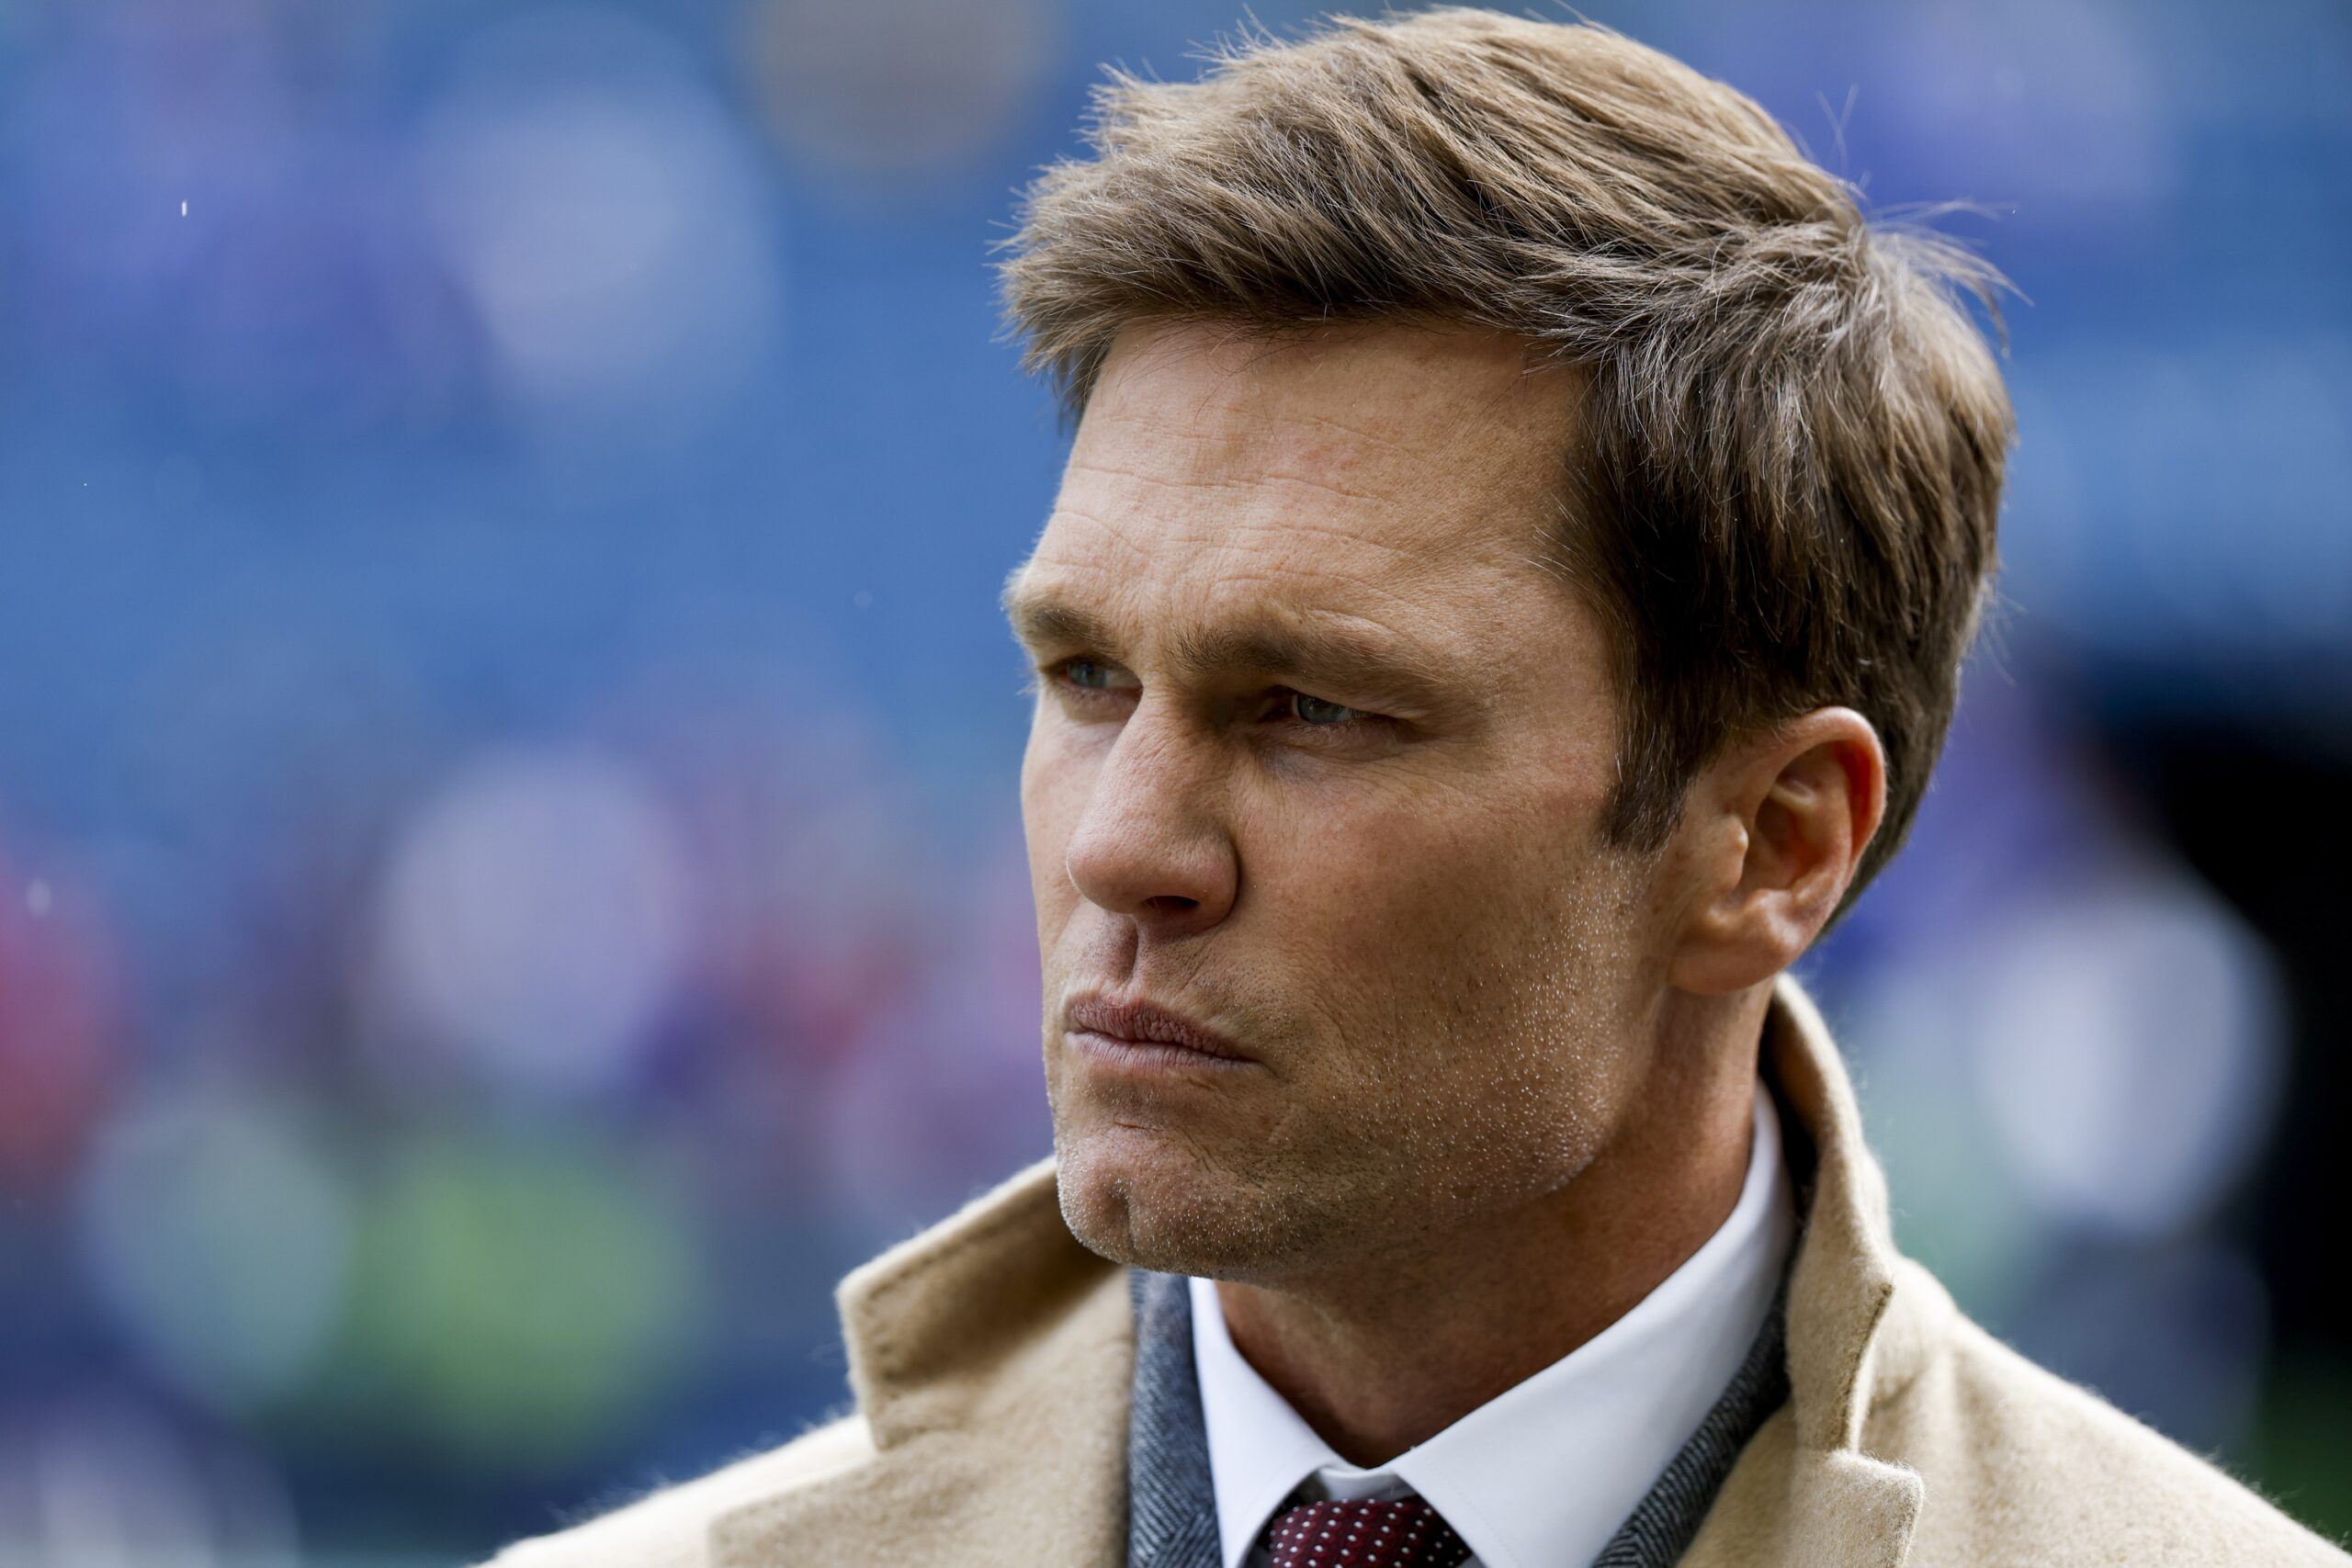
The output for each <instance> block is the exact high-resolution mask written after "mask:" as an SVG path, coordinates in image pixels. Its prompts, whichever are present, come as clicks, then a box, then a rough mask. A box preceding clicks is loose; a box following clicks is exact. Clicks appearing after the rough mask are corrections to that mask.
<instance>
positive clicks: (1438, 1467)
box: [1190, 1082, 1796, 1568]
mask: <svg viewBox="0 0 2352 1568" xmlns="http://www.w3.org/2000/svg"><path fill="white" fill-rule="evenodd" d="M1754 1114H1755V1136H1754V1138H1753V1139H1752V1141H1751V1144H1750V1147H1749V1152H1748V1162H1747V1179H1746V1180H1745V1182H1744V1183H1743V1184H1742V1186H1741V1189H1740V1195H1739V1200H1738V1201H1737V1202H1736V1204H1734V1205H1733V1208H1732V1212H1731V1214H1730V1216H1729V1217H1728V1218H1726V1219H1725V1220H1724V1223H1723V1224H1722V1225H1721V1226H1720V1227H1719V1228H1718V1229H1717V1230H1716V1231H1715V1234H1714V1235H1711V1236H1709V1237H1708V1238H1707V1240H1706V1241H1705V1242H1704V1243H1703V1244H1702V1245H1701V1247H1700V1248H1699V1250H1698V1251H1696V1252H1694V1253H1692V1254H1691V1256H1690V1258H1687V1259H1685V1260H1684V1261H1683V1263H1682V1265H1681V1266H1680V1267H1679V1268H1678V1269H1676V1270H1675V1271H1674V1272H1673V1273H1672V1274H1669V1275H1668V1276H1667V1278H1666V1279H1665V1280H1663V1281H1661V1282H1660V1283H1659V1284H1658V1286H1657V1288H1656V1289H1655V1290H1653V1291H1652V1292H1650V1293H1649V1294H1648V1295H1646V1296H1645V1297H1643V1298H1642V1300H1641V1301H1640V1302H1639V1303H1636V1304H1635V1305H1634V1308H1633V1310H1632V1311H1630V1312H1628V1313H1626V1314H1625V1315H1624V1316H1623V1317H1621V1318H1619V1319H1618V1320H1617V1321H1616V1322H1614V1323H1612V1324H1611V1325H1609V1326H1608V1327H1607V1328H1605V1329H1603V1330H1602V1331H1601V1332H1600V1333H1599V1334H1598V1335H1595V1336H1594V1337H1592V1338H1591V1339H1589V1340H1588V1341H1586V1342H1585V1343H1584V1344H1582V1345H1580V1346H1578V1347H1577V1348H1576V1349H1574V1350H1572V1351H1570V1352H1569V1353H1568V1354H1567V1355H1566V1356H1564V1357H1562V1358H1561V1359H1558V1360H1557V1361H1555V1362H1553V1363H1552V1364H1551V1365H1550V1366H1548V1367H1546V1368H1544V1370H1543V1371H1539V1372H1537V1373H1535V1374H1534V1375H1533V1376H1532V1377H1530V1378H1528V1379H1526V1380H1525V1381H1523V1382H1520V1383H1519V1384H1517V1385H1516V1386H1515V1387H1512V1388H1510V1389H1507V1390H1505V1391H1504V1392H1503V1393H1500V1394H1498V1395H1497V1396H1496V1397H1495V1398H1493V1399H1491V1400H1488V1401H1487V1403H1486V1404H1482V1405H1480V1406H1479V1407H1478V1408H1477V1409H1476V1410H1473V1411H1471V1412H1470V1413H1469V1414H1468V1415H1466V1416H1463V1417H1462V1418H1461V1419H1460V1420H1458V1421H1456V1422H1454V1423H1453V1425H1452V1426H1450V1427H1446V1428H1445V1429H1444V1430H1443V1431H1442V1432H1439V1433H1437V1434H1436V1435H1435V1436H1433V1437H1431V1438H1428V1439H1427V1440H1426V1441H1424V1442H1422V1443H1419V1444H1418V1445H1417V1446H1415V1447H1414V1448H1411V1449H1409V1450H1406V1451H1405V1452H1404V1453H1401V1454H1399V1455H1397V1457H1396V1458H1395V1459H1394V1460H1392V1461H1389V1462H1388V1463H1387V1464H1386V1465H1384V1466H1382V1467H1381V1468H1380V1469H1378V1470H1371V1471H1367V1470H1362V1469H1359V1468H1357V1467H1356V1466H1354V1465H1351V1464H1349V1463H1348V1462H1347V1461H1344V1460H1342V1459H1340V1457H1339V1455H1338V1454H1336V1453H1334V1452H1333V1451H1332V1450H1331V1448H1330V1445H1329V1444H1328V1443H1326V1442H1324V1440H1323V1439H1322V1438H1319V1437H1317V1435H1316V1433H1315V1430H1314V1428H1313V1427H1309V1426H1308V1425H1307V1424H1306V1421H1305V1420H1304V1419H1303V1418H1302V1417H1301V1416H1299V1415H1298V1413H1297V1412H1296V1411H1295V1410H1293V1409H1292V1408H1291V1406H1290V1404H1289V1402H1288V1401H1286V1400H1284V1399H1283V1396H1282V1395H1281V1394H1280V1393H1276V1392H1275V1391H1274V1389H1273V1388H1272V1385H1271V1384H1269V1383H1268V1382H1266V1381H1265V1379H1264V1378H1262V1377H1261V1376H1259V1374H1258V1371H1257V1370H1256V1369H1255V1368H1253V1367H1252V1366H1250V1363H1249V1362H1248V1361H1247V1360H1245V1359H1243V1358H1242V1356H1241V1353H1240V1351H1239V1350H1238V1349H1237V1348H1235V1347H1234V1344H1233V1341H1232V1338H1231V1337H1230V1336H1229V1335H1228V1334H1227V1329H1226V1323H1225V1314H1224V1311H1223V1308H1222V1307H1221V1305H1220V1304H1219V1303H1218V1300H1217V1295H1216V1285H1215V1283H1214V1281H1212V1280H1205V1279H1200V1278H1195V1279H1193V1280H1192V1282H1191V1287H1190V1288H1191V1292H1192V1308H1193V1360H1194V1363H1195V1365H1196V1366H1197V1368H1198V1371H1199V1375H1200V1387H1201V1415H1202V1420H1203V1423H1204V1427H1205V1429H1206V1433H1207V1438H1208V1449H1209V1470H1210V1475H1211V1479H1212V1482H1213V1483H1214V1486H1215V1489H1216V1510H1217V1533H1218V1537H1219V1540H1220V1541H1221V1543H1222V1546H1223V1551H1224V1568H1239V1565H1240V1564H1241V1562H1243V1561H1244V1559H1245V1558H1246V1557H1247V1555H1248V1553H1249V1550H1250V1545H1251V1543H1252V1542H1253V1541H1255V1540H1256V1539H1257V1536H1258V1533H1259V1531H1260V1530H1261V1529H1263V1528H1264V1527H1265V1524H1266V1521H1267V1520H1268V1519H1269V1518H1271V1517H1272V1515H1273V1512H1274V1510H1275V1509H1276V1508H1277V1507H1279V1506H1281V1504H1282V1502H1283V1499H1284V1498H1286V1497H1288V1496H1289V1495H1290V1494H1291V1493H1292V1492H1293V1491H1294V1490H1295V1488H1296V1487H1297V1486H1298V1484H1299V1483H1300V1482H1302V1481H1305V1480H1306V1479H1307V1478H1308V1477H1310V1476H1313V1477H1317V1479H1319V1480H1320V1482H1321V1483H1322V1484H1323V1486H1324V1488H1325V1490H1326V1492H1327V1494H1328V1495H1330V1496H1334V1497H1342V1498H1351V1499H1353V1498H1363V1497H1377V1496H1381V1495H1385V1494H1388V1493H1393V1492H1398V1491H1402V1490H1404V1489H1407V1488H1409V1489H1410V1490H1412V1491H1414V1492H1416V1493H1418V1494H1419V1495H1420V1496H1421V1497H1423V1498H1424V1499H1425V1500H1427V1501H1428V1503H1429V1504H1430V1506H1432V1507H1434V1508H1436V1509H1437V1511H1438V1512H1439V1513H1441V1514H1442V1515H1443V1516H1444V1517H1445V1520H1446V1522H1447V1523H1448V1524H1450V1525H1452V1526H1453V1529H1455V1531H1456V1532H1457V1533H1459V1534H1460V1535H1461V1537H1462V1539H1463V1540H1464V1541H1466V1542H1467V1543H1468V1544H1469V1546H1470V1550H1471V1552H1472V1554H1473V1560H1474V1561H1475V1562H1476V1563H1478V1564H1480V1565H1482V1568H1536V1565H1537V1564H1544V1563H1559V1562H1590V1561H1591V1560H1592V1559H1593V1558H1594V1557H1596V1556H1598V1555H1599V1553H1600V1550H1601V1548H1602V1547H1604V1546H1606V1545H1607V1544H1608V1542H1609V1540H1610V1538H1611V1536H1612V1535H1614V1534H1615V1533H1616V1530H1617V1528H1618V1527H1619V1526H1620V1525H1621V1524H1623V1522H1624V1519H1625V1517H1626V1516H1627V1515H1628V1514H1630V1513H1632V1512H1633V1510H1634V1506H1635V1505H1636V1504H1638V1503H1639V1502H1640V1501H1641V1500H1642V1497H1643V1496H1644V1495H1645V1494H1646V1493H1647V1492H1648V1490H1649V1488H1650V1486H1651V1484H1652V1483H1654V1482H1656V1480H1657V1477H1658V1475H1659V1474H1660V1472H1663V1471H1664V1470H1665V1469H1666V1467H1667V1464H1668V1462H1669V1461H1671V1460H1672V1459H1673V1458H1674V1456H1675V1454H1676V1453H1677V1452H1678V1451H1679V1450H1680V1449H1681V1447H1682V1445H1683V1444H1684V1443H1685V1442H1686V1441H1688V1440H1689V1438H1690V1436H1691V1433H1692V1432H1693V1431H1694V1430H1696V1429H1697V1427H1698V1426H1699V1423H1700V1421H1701V1420H1702V1419H1703V1418H1704V1417H1705V1416H1706V1414H1707V1412H1708V1411H1709V1410H1710V1409H1712V1408H1713V1405H1714V1403H1715V1401H1716V1400H1717V1399H1718V1398H1719V1397H1720V1396H1721V1395H1722V1393H1723V1391H1724V1385H1725V1384H1727V1383H1729V1382H1730V1381H1731V1378H1732V1374H1733V1373H1734V1372H1736V1371H1737V1370H1738V1368H1739V1364H1740V1361H1741V1359H1742V1358H1743V1357H1745V1356H1746V1355H1747V1348H1748V1346H1749V1345H1750V1344H1751V1343H1752V1342H1753V1341H1754V1339H1755V1337H1756V1335H1757V1334H1758V1332H1759V1331H1760V1330H1761V1328H1762V1327H1763V1324H1764V1319H1765V1316H1766V1314H1768V1313H1769V1312H1770V1309H1771V1303H1772V1297H1773V1294H1774V1292H1776V1291H1777V1290H1778V1288H1779V1286H1780V1280H1781V1269H1782V1265H1783V1262H1784V1260H1785V1258H1786V1257H1787V1255H1788V1249H1789V1245H1790V1242H1791V1239H1792V1236H1793V1235H1794V1231H1795V1224H1796V1221H1795V1204H1794V1201H1793V1199H1792V1193H1791V1189H1790V1182H1789V1178H1788V1174H1787V1170H1786V1168H1785V1165H1784V1162H1783V1161H1782V1159H1781V1134H1780V1118H1779V1116H1778V1114H1777V1112H1776V1111H1775V1109H1774V1107H1773V1103H1772V1097H1771V1095H1770V1094H1769V1093H1768V1092H1766V1090H1765V1089H1764V1088H1763V1086H1762V1084H1761V1083H1760V1082H1759V1083H1758V1086H1757V1091H1756V1105H1755V1113H1754ZM1563 1476H1573V1477H1575V1478H1576V1483H1575V1484H1574V1485H1563V1484H1562V1483H1561V1478H1562V1477H1563Z"/></svg>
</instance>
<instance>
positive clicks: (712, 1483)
mask: <svg viewBox="0 0 2352 1568" xmlns="http://www.w3.org/2000/svg"><path fill="white" fill-rule="evenodd" d="M873 1454H874V1439H873V1437H872V1434H871V1433H870V1432H869V1431H868V1430H867V1428H866V1425H865V1417H864V1416H859V1415H855V1414H852V1415H848V1416H841V1417H840V1418H838V1419H836V1420H833V1421H830V1422H827V1423H825V1424H824V1425H822V1426H819V1427H812V1428H811V1429H809V1431H806V1432H803V1433H802V1434H801V1435H800V1436H798V1437H797V1438H793V1439H792V1440H791V1441H789V1442H786V1443H784V1444H781V1445H779V1446H777V1447H775V1448H772V1449H768V1450H763V1451H762V1452H759V1453H755V1454H752V1455H750V1456H748V1457H746V1458H743V1459H739V1460H736V1461H732V1462H731V1463H729V1464H726V1465H722V1466H721V1467H720V1468H718V1470H715V1471H713V1472H710V1473H709V1474H707V1475H705V1476H702V1477H701V1478H699V1479H698V1480H694V1481H684V1482H679V1483H676V1484H674V1485H668V1486H662V1487H661V1488H659V1489H658V1490H656V1491H653V1492H650V1493H648V1494H646V1495H644V1496H641V1497H639V1498H638V1499H637V1500H635V1501H634V1502H630V1503H627V1504H623V1505H621V1506H617V1507H614V1508H611V1509H609V1510H607V1511H605V1512H604V1513H601V1514H598V1515H597V1516H596V1517H594V1518H590V1519H587V1520H585V1521H584V1522H582V1523H579V1524H575V1525H573V1526H571V1528H570V1529H562V1530H558V1531H556V1532H555V1533H553V1534H551V1535H543V1536H535V1537H533V1538H531V1539H530V1540H521V1541H516V1542H515V1544H514V1545H512V1546H509V1547H507V1548H506V1549H505V1550H504V1551H501V1552H500V1553H499V1554H498V1555H497V1556H496V1557H494V1558H492V1559H491V1561H490V1562H489V1563H488V1564H485V1568H708V1563H709V1560H710V1555H709V1549H708V1544H707V1543H708V1540H709V1536H710V1526H711V1522H712V1521H713V1520H714V1519H716V1518H718V1517H719V1516H720V1515H721V1514H724V1513H726V1512H727V1511H728V1510H729V1509H730V1508H733V1507H735V1506H738V1505H739V1504H742V1503H748V1502H751V1501H752V1500H753V1499H755V1498H763V1497H772V1496H774V1495H776V1494H777V1493H780V1492H786V1491H790V1490H791V1489H793V1488H794V1487H797V1486H803V1485H808V1484H809V1483H814V1482H818V1481H822V1480H825V1479H827V1478H829V1477H831V1476H833V1475H837V1474H839V1473H841V1472H842V1471H845V1470H849V1469H852V1468H854V1466H856V1465H859V1464H862V1463H864V1462H865V1461H866V1460H868V1459H870V1458H872V1457H873Z"/></svg>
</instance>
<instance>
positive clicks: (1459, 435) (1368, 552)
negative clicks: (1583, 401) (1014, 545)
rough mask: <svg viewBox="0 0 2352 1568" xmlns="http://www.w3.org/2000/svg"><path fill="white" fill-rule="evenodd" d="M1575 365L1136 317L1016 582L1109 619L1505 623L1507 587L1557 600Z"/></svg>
mask: <svg viewBox="0 0 2352 1568" xmlns="http://www.w3.org/2000/svg"><path fill="white" fill-rule="evenodd" d="M1570 375H1571V373H1570V372H1568V371H1566V370H1563V369H1559V368H1554V367H1544V368H1534V367H1531V365H1530V362H1529V360H1528V358H1527V355H1526V351H1525V348H1524V346H1523V345H1522V344H1521V342H1520V341H1519V340H1517V339H1513V338H1510V337H1506V336H1504V335H1503V334H1500V333H1484V332H1476V331H1472V330H1468V329H1446V330H1434V331H1424V330H1419V329H1413V328H1407V327H1400V326H1395V325H1388V324H1380V325H1365V326H1346V327H1330V328H1317V329H1314V330H1313V331H1311V332H1308V333H1296V334H1291V335H1288V336H1285V337H1283V338H1279V339H1273V340H1268V339H1266V338H1264V337H1262V336H1254V335H1250V334H1245V333H1240V332H1238V331H1236V330H1234V329H1230V328H1227V327H1224V326H1221V325H1217V324H1212V323H1203V322H1186V323H1180V324H1170V325H1162V326H1155V327H1151V328H1147V329H1134V330H1130V331H1129V332H1127V333H1123V334H1122V335H1121V337H1120V339H1119V341H1118V343H1117V344H1115V345H1114V348H1113V351H1112V353H1111V355H1110V357H1109V359H1108V360H1107V361H1106V363H1105V364H1104V366H1103V371H1102V374H1101V376H1100V378H1099V379H1098V380H1097V382H1096V385H1095V389H1094V392H1093V395H1092V397H1091V400H1090V401H1089V404H1088V408H1087V412H1086V416H1085V418H1084V419H1083V420H1082V421H1081V422H1080V426H1079V431H1078V436H1077V439H1076V441H1075V442H1074V444H1073V446H1072V448H1071V453H1070V459H1069V467H1068V469H1067V470H1066V472H1065V474H1064V477H1063V482H1062V489H1061V493H1060V496H1059V498H1058V500H1057V504H1056V507H1055V511H1054V515H1053V517H1052V519H1051V520H1050V521H1049V522H1048V524H1047V525H1046V531H1045V534H1044V535H1043V536H1041V537H1040V539H1039V541H1038V544H1037V548H1036V550H1035V553H1034V554H1033V556H1032V558H1031V559H1030V561H1029V562H1028V563H1026V565H1025V566H1024V568H1023V570H1022V571H1021V572H1020V573H1018V574H1017V577H1018V579H1019V580H1020V583H1019V586H1020V587H1022V588H1023V589H1026V590H1028V591H1030V592H1042V591H1045V590H1046V589H1048V588H1050V590H1051V591H1052V592H1053V593H1054V594H1055V596H1056V597H1057V598H1063V599H1067V598H1069V597H1070V596H1072V595H1073V594H1076V595H1079V596H1082V597H1085V598H1087V599H1089V600H1090V601H1091V604H1092V607H1093V608H1095V609H1096V610H1097V611H1098V612H1100V613H1103V614H1106V615H1108V614H1117V613H1118V612H1120V611H1121V610H1122V609H1125V610H1127V611H1132V612H1135V613H1136V614H1140V615H1148V616H1151V617H1155V618H1164V617H1169V616H1176V615H1182V616H1184V617H1187V618H1193V617H1198V616H1201V615H1213V614H1216V613H1219V612H1232V611H1236V610H1240V609H1245V608H1249V609H1258V610H1261V611H1263V610H1272V611H1278V612H1283V613H1294V612H1295V613H1298V614H1304V615H1347V616H1353V617H1363V618H1366V619H1370V620H1373V621H1375V622H1381V623H1384V624H1387V625H1391V626H1400V627H1402V626H1424V627H1428V626H1441V625H1442V623H1445V622H1447V621H1448V620H1455V621H1460V620H1463V619H1464V617H1465V616H1466V617H1468V618H1469V619H1470V620H1472V621H1487V622H1491V621H1492V620H1494V619H1495V618H1496V617H1495V615H1494V612H1495V611H1496V610H1497V609H1498V608H1499V607H1500V606H1499V605H1498V602H1497V596H1498V595H1506V596H1508V595H1511V594H1524V595H1528V596H1530V601H1531V604H1532V603H1533V601H1534V600H1536V599H1540V598H1551V599H1553V601H1554V602H1555V603H1556V598H1555V595H1556V584H1555V583H1554V582H1553V581H1552V580H1551V579H1549V578H1548V577H1547V576H1546V574H1545V573H1544V570H1543V569H1542V568H1541V567H1540V566H1539V565H1538V564H1537V562H1536V559H1535V558H1536V557H1538V556H1539V555H1540V554H1541V553H1542V552H1543V533H1544V526H1545V525H1546V524H1547V522H1548V520H1549V516H1550V512H1551V509H1552V508H1553V507H1554V506H1555V503H1556V502H1555V498H1556V496H1557V495H1558V493H1559V479H1560V477H1561V475H1562V473H1563V471H1564V468H1565V466H1566V457H1567V451H1568V442H1569V440H1570V435H1571V429H1572V397H1571V392H1572V385H1571V382H1570V380H1569V377H1570ZM1480 612H1483V614H1481V613H1480Z"/></svg>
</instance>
